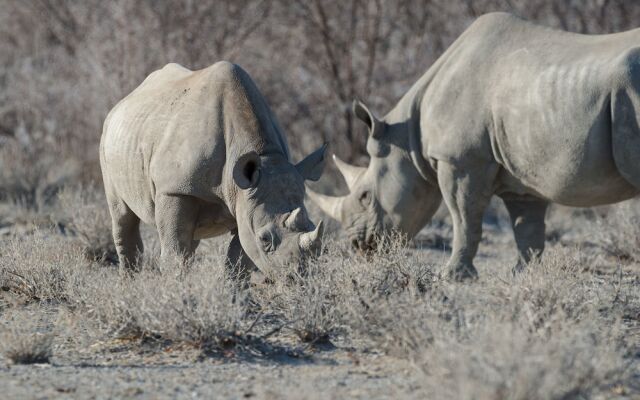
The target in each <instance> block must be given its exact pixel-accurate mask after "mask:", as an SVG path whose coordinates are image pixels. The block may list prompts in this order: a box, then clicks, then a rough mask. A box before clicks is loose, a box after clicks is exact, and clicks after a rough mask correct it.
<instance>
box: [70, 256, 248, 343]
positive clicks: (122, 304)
mask: <svg viewBox="0 0 640 400" xmlns="http://www.w3.org/2000/svg"><path fill="white" fill-rule="evenodd" d="M223 265H224V264H223V259H222V257H220V256H217V255H215V254H214V255H205V256H203V257H199V258H198V259H197V260H194V262H193V263H191V265H190V266H188V267H184V266H182V265H181V262H180V261H179V260H175V262H167V263H165V264H161V263H159V262H158V261H157V260H155V259H153V258H146V259H144V263H143V265H142V267H141V271H140V272H139V273H136V274H134V275H129V274H122V273H118V271H116V270H114V269H111V268H100V269H94V270H93V271H92V272H91V273H87V274H84V275H79V276H78V277H77V280H76V281H75V282H74V283H73V285H71V287H70V288H69V290H70V291H71V292H72V293H73V295H72V297H71V301H72V302H73V305H74V307H75V308H76V310H77V312H78V313H80V314H82V315H83V317H84V318H87V319H88V320H90V321H91V324H92V325H93V328H94V329H95V330H96V332H97V333H99V334H101V335H103V336H104V335H107V336H112V337H113V336H115V337H143V336H146V337H155V338H158V339H160V338H161V339H166V340H170V341H177V342H185V343H190V344H193V345H197V346H203V347H215V348H218V349H224V348H228V347H233V346H234V345H236V344H241V343H245V342H248V341H250V339H251V338H250V336H251V334H253V332H252V329H253V328H254V327H255V325H254V324H253V322H254V321H255V319H256V317H255V316H252V315H250V314H249V309H248V303H247V294H246V293H245V292H243V291H241V290H240V289H238V285H237V284H236V282H234V281H232V280H230V279H229V278H228V277H227V276H226V272H225V270H224V268H223Z"/></svg>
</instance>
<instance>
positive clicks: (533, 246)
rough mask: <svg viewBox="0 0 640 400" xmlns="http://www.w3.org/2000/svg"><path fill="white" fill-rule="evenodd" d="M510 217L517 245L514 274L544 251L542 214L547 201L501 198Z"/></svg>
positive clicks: (544, 211)
mask: <svg viewBox="0 0 640 400" xmlns="http://www.w3.org/2000/svg"><path fill="white" fill-rule="evenodd" d="M503 200H504V204H505V206H506V207H507V211H508V212H509V217H511V227H512V228H513V235H514V238H515V240H516V245H517V247H518V261H517V263H516V265H515V267H514V268H513V273H514V275H515V274H516V273H518V272H521V271H522V270H524V268H525V267H526V266H527V264H528V263H529V262H530V261H531V260H533V259H537V258H539V257H540V256H542V252H543V251H544V229H545V224H544V216H545V213H546V211H547V206H548V203H547V202H546V201H542V200H514V199H503Z"/></svg>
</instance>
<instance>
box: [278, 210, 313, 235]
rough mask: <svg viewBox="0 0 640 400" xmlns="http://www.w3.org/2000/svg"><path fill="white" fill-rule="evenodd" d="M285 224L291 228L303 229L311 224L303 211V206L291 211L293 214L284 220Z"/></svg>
mask: <svg viewBox="0 0 640 400" xmlns="http://www.w3.org/2000/svg"><path fill="white" fill-rule="evenodd" d="M284 225H285V226H286V227H287V228H289V229H293V230H303V229H305V228H306V227H307V226H308V225H310V224H309V219H308V218H307V216H306V214H305V212H304V211H302V207H298V208H296V209H295V210H293V211H291V214H289V216H288V217H287V219H286V220H285V221H284Z"/></svg>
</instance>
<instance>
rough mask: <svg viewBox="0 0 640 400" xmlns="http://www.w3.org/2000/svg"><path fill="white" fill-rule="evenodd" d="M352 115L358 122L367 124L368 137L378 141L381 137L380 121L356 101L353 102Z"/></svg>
mask: <svg viewBox="0 0 640 400" xmlns="http://www.w3.org/2000/svg"><path fill="white" fill-rule="evenodd" d="M353 113H354V114H355V116H356V117H358V119H359V120H361V121H363V122H364V123H365V124H367V126H368V127H369V136H371V137H372V138H374V139H380V136H381V135H382V129H381V128H382V126H381V124H380V120H378V118H376V116H375V115H373V113H372V112H371V111H369V108H367V106H365V105H364V104H363V103H362V102H361V101H360V100H358V99H355V100H353Z"/></svg>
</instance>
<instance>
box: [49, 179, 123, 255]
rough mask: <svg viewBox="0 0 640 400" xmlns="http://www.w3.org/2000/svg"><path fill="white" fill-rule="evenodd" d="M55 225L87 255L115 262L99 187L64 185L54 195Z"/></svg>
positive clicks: (105, 209) (114, 252)
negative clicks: (56, 204)
mask: <svg viewBox="0 0 640 400" xmlns="http://www.w3.org/2000/svg"><path fill="white" fill-rule="evenodd" d="M57 209H58V213H57V214H58V216H57V218H56V219H58V224H59V225H61V226H63V227H64V229H65V233H67V234H69V235H72V236H74V237H75V238H76V239H77V240H78V242H79V243H80V245H81V246H82V248H83V251H84V253H85V255H86V256H87V258H89V259H90V260H96V261H109V262H111V263H116V262H117V260H118V256H117V254H116V249H115V245H114V244H113V237H112V236H111V216H110V215H109V209H108V207H107V201H106V199H105V197H104V193H103V192H102V189H98V188H96V187H95V185H87V186H73V187H66V188H65V189H64V190H62V191H61V193H60V194H59V196H58V206H57Z"/></svg>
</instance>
